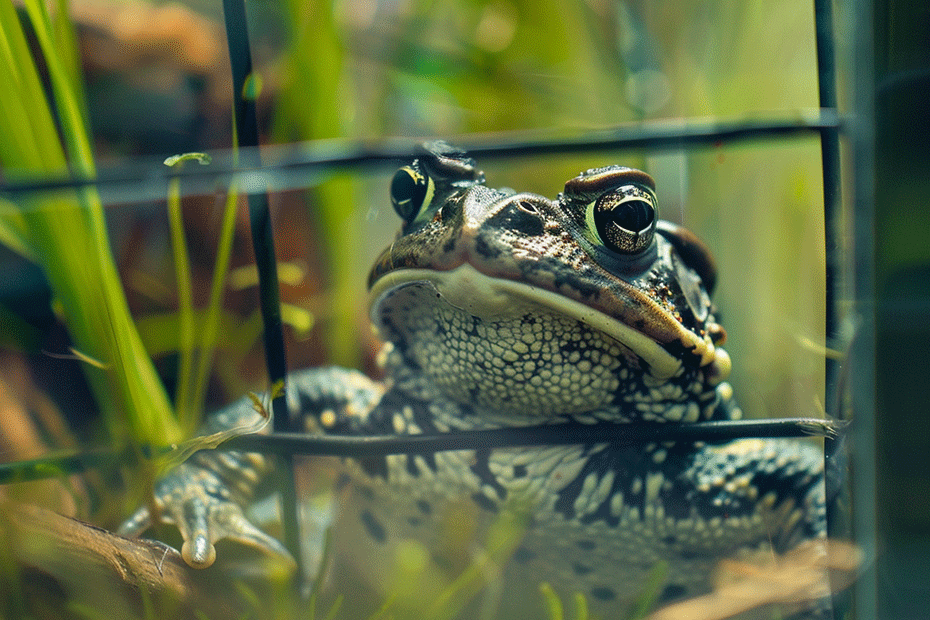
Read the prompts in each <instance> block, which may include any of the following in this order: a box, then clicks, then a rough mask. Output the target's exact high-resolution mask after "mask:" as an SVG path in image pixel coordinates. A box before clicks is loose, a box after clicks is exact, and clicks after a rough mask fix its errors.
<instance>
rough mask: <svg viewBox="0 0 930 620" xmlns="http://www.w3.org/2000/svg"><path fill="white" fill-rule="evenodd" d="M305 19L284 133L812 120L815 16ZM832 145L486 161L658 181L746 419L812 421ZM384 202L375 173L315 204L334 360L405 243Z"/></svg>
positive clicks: (513, 176) (477, 11)
mask: <svg viewBox="0 0 930 620" xmlns="http://www.w3.org/2000/svg"><path fill="white" fill-rule="evenodd" d="M311 4H312V7H313V8H308V5H306V3H294V2H292V3H289V4H288V5H287V6H288V9H287V11H288V13H287V14H286V19H284V22H285V23H287V24H289V32H291V33H292V34H291V36H292V41H293V45H292V46H291V47H286V46H285V47H284V49H283V50H282V53H283V56H282V57H281V60H280V61H278V62H276V64H275V65H274V66H275V68H276V70H280V74H281V76H282V79H281V85H282V90H281V93H280V96H279V98H278V99H276V101H275V102H272V105H275V104H276V102H278V101H280V104H281V105H280V106H278V107H275V108H274V109H275V128H276V135H277V136H280V137H284V136H290V137H301V138H329V137H333V136H343V137H350V138H356V137H377V136H384V135H400V136H439V137H442V138H445V139H448V140H450V141H452V142H454V140H455V136H456V135H459V134H463V133H473V132H494V131H503V130H511V129H535V128H543V129H551V130H555V131H559V130H582V129H585V128H600V127H605V126H613V125H616V124H619V123H624V122H634V121H639V120H650V119H665V118H681V119H683V120H686V119H688V118H696V117H701V118H703V117H725V118H742V117H758V116H764V115H765V114H768V113H777V112H781V113H785V112H786V111H788V112H789V113H790V111H791V110H795V109H802V108H816V107H817V106H818V102H817V72H816V58H815V48H814V24H813V12H812V7H811V5H810V3H809V2H800V1H789V0H782V1H777V2H767V3H754V2H749V3H714V2H694V3H679V2H668V1H660V2H628V3H620V2H606V1H600V2H597V1H591V2H577V1H567V0H545V1H543V2H539V1H533V2H530V1H528V0H524V1H508V0H493V1H490V2H487V1H480V2H479V1H474V2H438V1H426V0H421V1H416V0H411V1H410V2H368V1H361V0H340V1H337V2H334V3H333V4H332V7H331V8H332V12H328V11H327V9H329V8H330V7H328V6H327V7H325V8H320V6H318V5H317V4H316V3H311ZM257 14H258V13H256V16H257ZM309 33H312V36H311V34H309ZM288 128H289V129H290V133H288V131H287V130H288ZM295 128H299V129H295ZM819 150H820V149H819V140H818V139H817V138H816V137H812V138H810V139H796V140H793V141H791V142H769V143H765V144H762V143H760V144H758V145H741V146H735V147H730V146H727V145H724V144H721V145H718V146H716V147H715V148H712V149H699V150H695V151H689V152H674V151H672V152H661V153H656V152H648V151H645V150H644V151H637V152H630V151H625V152H617V153H605V154H603V155H593V156H592V155H585V156H583V157H582V156H575V157H562V158H558V159H556V158H553V157H542V158H523V159H517V160H512V161H506V162H502V161H494V162H480V161H479V164H481V165H483V166H484V167H485V170H486V172H487V176H488V183H489V184H491V185H497V186H509V187H514V188H516V189H518V190H526V191H535V192H539V193H542V194H544V195H548V196H554V195H555V194H556V193H557V192H558V191H559V190H560V189H561V185H562V183H563V182H564V181H565V180H567V179H569V178H571V177H572V176H574V175H575V174H577V173H578V172H579V171H581V170H584V169H587V168H590V167H594V166H599V165H605V164H608V163H620V164H624V165H630V166H634V167H641V168H643V169H645V170H647V171H648V172H650V173H651V174H652V175H653V176H654V177H655V178H656V180H657V183H658V189H659V198H660V208H661V209H662V213H661V215H662V217H664V218H666V219H671V220H674V221H678V222H681V223H683V224H685V225H686V226H688V227H689V228H692V229H693V230H695V231H696V232H697V233H698V234H699V235H701V236H702V237H704V238H705V239H706V241H708V243H709V245H710V246H711V248H712V249H713V250H714V251H715V253H716V255H717V259H718V261H719V263H718V266H719V271H720V279H719V282H720V283H721V284H720V286H719V287H718V293H717V296H716V300H717V302H718V303H719V305H720V307H721V311H722V314H723V319H724V324H725V326H726V328H727V330H728V333H729V335H730V340H729V344H728V345H727V346H728V350H729V351H730V353H731V355H732V356H733V360H734V373H733V383H734V384H735V386H736V388H737V394H738V396H739V397H740V399H741V401H742V403H743V406H744V409H746V410H747V413H748V414H749V415H752V416H792V415H817V414H818V413H819V412H821V411H822V408H823V403H822V398H823V396H822V390H823V385H822V375H823V351H822V347H823V345H824V344H825V343H824V332H823V323H824V276H823V273H824V260H825V259H824V250H823V241H822V239H823V234H824V223H823V203H822V181H821V172H820V153H819ZM388 205H389V202H388V200H387V181H386V178H384V177H381V176H377V177H374V178H371V177H363V178H361V179H359V180H358V181H357V182H356V184H355V185H354V186H353V185H351V184H348V182H347V181H346V180H345V178H342V179H341V180H338V181H336V180H334V181H332V182H330V183H327V184H324V185H322V186H321V188H320V191H319V192H318V194H317V195H316V199H315V200H314V202H313V206H312V207H311V208H313V209H314V212H315V213H317V214H318V216H317V221H318V222H319V223H320V224H321V230H320V233H319V235H318V237H317V239H319V241H320V242H321V243H322V244H324V245H325V246H326V247H328V248H329V250H328V251H327V256H328V257H329V261H330V265H329V268H330V270H331V274H332V282H331V285H330V287H331V288H330V290H331V292H332V296H333V299H334V300H336V301H335V302H334V304H333V305H332V306H330V309H329V312H331V313H332V314H331V316H335V317H339V318H340V322H339V323H338V325H337V326H336V327H335V328H334V329H332V330H329V329H327V331H326V332H325V333H326V334H328V337H330V338H332V339H333V340H335V341H339V342H340V343H341V344H339V345H338V346H333V347H332V350H333V351H335V352H337V359H336V361H340V360H345V359H351V357H347V351H349V350H350V348H349V345H348V344H347V343H348V342H349V341H350V340H351V338H350V337H347V336H346V335H345V334H346V331H347V330H349V331H351V330H353V329H359V327H358V326H361V325H364V317H363V316H360V313H362V312H364V303H363V293H362V285H363V282H364V274H365V272H366V270H367V268H368V266H369V264H370V262H371V260H372V259H373V257H374V256H375V255H376V254H377V252H378V251H379V250H380V249H381V248H382V247H384V246H386V245H387V244H388V243H390V240H391V237H392V236H393V234H394V231H395V230H396V229H397V228H398V224H397V221H396V219H395V218H394V215H393V213H392V212H391V210H390V208H389V207H388ZM353 317H354V318H353ZM324 318H325V317H324ZM323 325H330V326H332V323H331V322H325V321H324V323H323ZM324 329H325V328H324Z"/></svg>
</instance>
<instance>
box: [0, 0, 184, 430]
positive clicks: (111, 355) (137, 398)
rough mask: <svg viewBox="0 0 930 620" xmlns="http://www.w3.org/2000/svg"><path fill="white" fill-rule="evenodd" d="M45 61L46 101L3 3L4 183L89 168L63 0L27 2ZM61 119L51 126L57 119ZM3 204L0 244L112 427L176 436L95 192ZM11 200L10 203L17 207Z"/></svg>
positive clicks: (0, 118)
mask: <svg viewBox="0 0 930 620" xmlns="http://www.w3.org/2000/svg"><path fill="white" fill-rule="evenodd" d="M23 6H24V7H25V12H26V16H27V17H28V22H29V24H30V25H31V27H32V29H33V30H34V32H35V36H36V40H37V41H38V43H39V48H40V50H41V54H42V56H43V59H44V61H45V66H46V67H47V68H48V75H49V81H50V83H51V87H52V88H51V90H52V96H53V99H52V100H49V98H48V97H47V96H46V93H45V92H44V90H43V88H42V82H41V80H40V79H39V74H38V71H37V69H36V62H35V61H34V59H33V57H32V54H31V52H30V49H29V46H28V45H27V43H26V37H25V35H24V31H23V23H22V22H21V21H20V17H19V15H18V14H17V12H16V10H15V8H14V6H13V4H12V3H11V2H0V81H2V83H3V84H4V85H5V87H4V88H2V89H0V108H2V114H0V164H2V166H3V175H4V177H5V179H7V180H24V179H37V178H62V177H67V176H68V174H69V171H70V172H71V173H73V174H75V175H76V176H80V177H85V178H93V177H94V176H95V174H96V170H95V166H94V160H93V154H92V151H91V145H90V140H89V132H88V128H87V117H86V103H85V99H84V93H83V90H82V86H81V84H82V78H81V75H80V73H79V69H78V63H77V61H76V59H77V57H78V56H77V52H76V44H75V40H74V35H73V28H72V27H71V25H70V23H69V21H68V16H67V13H66V11H65V8H66V7H65V6H64V3H63V1H62V2H59V3H58V5H57V7H56V8H57V11H56V14H55V15H54V16H53V15H51V14H50V13H49V11H48V8H47V7H46V5H45V3H44V2H42V1H41V0H24V2H23ZM56 118H57V119H58V122H59V124H56V122H55V119H56ZM4 207H5V208H4V209H2V210H0V241H2V242H4V243H6V244H7V245H9V246H10V247H12V248H13V249H14V250H17V251H19V252H20V253H22V254H23V255H25V256H27V257H30V258H32V259H33V260H35V261H37V262H38V263H39V264H40V265H41V266H42V267H43V268H44V270H45V273H46V276H47V277H48V280H49V283H50V285H51V288H52V291H53V294H54V298H55V307H56V309H57V310H59V311H60V314H61V316H62V318H63V320H64V321H65V323H66V324H67V326H68V330H69V332H70V334H71V337H72V339H73V342H74V345H75V348H76V350H77V351H78V352H79V353H80V354H81V355H82V356H83V357H85V358H89V359H93V360H96V361H97V363H95V364H85V366H84V368H85V372H86V374H87V377H88V379H89V382H90V384H91V387H92V389H93V390H94V394H95V396H96V398H97V402H98V403H99V405H100V407H101V409H102V410H103V412H104V413H105V417H106V420H107V422H108V425H109V428H110V430H111V432H112V433H113V434H114V435H115V436H116V437H131V438H133V439H135V440H137V441H141V442H147V443H164V442H166V441H168V442H171V441H177V440H178V439H180V431H179V428H178V425H177V423H176V422H175V419H174V416H173V415H172V412H171V406H170V404H169V401H168V397H167V394H166V393H165V390H164V387H163V386H162V384H161V381H160V380H159V378H158V376H157V374H156V373H155V369H154V367H153V366H152V364H151V361H150V359H149V357H148V355H147V354H146V351H145V349H144V347H143V346H142V342H141V340H140V338H139V335H138V332H137V331H136V327H135V325H134V323H133V321H132V318H131V316H130V314H129V308H128V305H127V303H126V298H125V295H124V293H123V289H122V286H121V283H120V280H119V277H118V274H117V270H116V266H115V264H114V261H113V256H112V253H111V249H110V243H109V240H108V238H107V233H106V225H105V221H104V213H103V206H102V203H101V201H100V196H99V194H98V193H97V191H96V190H95V189H94V188H92V187H88V188H82V189H79V190H75V191H74V192H61V193H58V194H55V195H51V194H45V195H36V196H32V197H30V198H25V199H23V200H21V201H19V202H18V203H17V204H16V205H10V204H9V203H7V204H5V205H4ZM14 207H15V208H14Z"/></svg>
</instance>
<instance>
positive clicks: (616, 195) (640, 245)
mask: <svg viewBox="0 0 930 620" xmlns="http://www.w3.org/2000/svg"><path fill="white" fill-rule="evenodd" d="M655 218H656V212H655V207H654V206H653V205H652V203H651V202H650V201H648V200H646V199H645V198H642V197H640V196H637V195H635V194H634V195H632V196H631V195H630V193H629V192H627V191H624V190H623V189H621V190H618V191H615V192H611V193H607V194H604V195H603V196H601V197H600V198H599V199H598V201H597V203H596V204H595V206H594V223H595V225H596V226H597V232H598V235H599V236H600V237H601V240H603V242H604V243H605V244H607V245H608V246H610V247H611V248H612V249H613V250H615V251H617V252H621V253H624V254H633V253H638V252H640V251H642V250H643V249H645V248H646V247H648V246H649V244H650V243H652V238H653V227H654V225H655Z"/></svg>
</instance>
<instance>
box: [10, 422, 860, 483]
mask: <svg viewBox="0 0 930 620" xmlns="http://www.w3.org/2000/svg"><path fill="white" fill-rule="evenodd" d="M847 425H848V424H847V423H846V422H845V421H833V420H824V419H821V418H777V419H768V420H723V421H718V422H694V423H683V424H673V423H663V422H649V423H646V422H624V423H621V422H598V423H595V424H578V423H572V424H546V425H540V426H525V427H519V428H507V429H501V428H495V429H484V430H471V431H457V432H455V433H438V434H423V435H404V436H397V435H386V436H361V437H356V436H341V435H322V436H315V435H304V434H301V433H271V434H268V435H240V436H238V437H233V438H232V439H230V440H228V441H226V442H225V443H223V444H222V445H221V446H220V447H219V448H217V449H220V450H241V451H248V452H263V453H275V454H290V455H297V454H302V455H314V456H342V457H355V458H360V457H370V456H385V455H388V454H423V453H431V452H444V451H448V450H487V449H491V448H508V447H519V446H554V445H571V444H595V443H597V444H612V445H635V444H646V443H651V442H658V441H693V442H698V441H703V442H706V443H721V442H726V441H732V440H734V439H749V438H775V437H782V438H789V437H837V436H839V435H841V434H842V433H843V432H844V431H845V429H846V427H847ZM170 450H171V449H170V448H169V447H161V448H154V449H148V450H142V453H143V454H148V455H150V456H151V455H165V454H168V453H169V452H170ZM125 458H128V457H127V456H126V454H125V451H120V450H115V449H89V450H85V451H68V452H66V453H57V454H50V455H48V456H44V457H39V458H37V459H33V460H29V461H16V462H12V463H2V464H0V485H4V484H12V483H16V482H26V481H30V480H41V479H45V478H57V477H60V476H67V475H70V474H75V473H79V472H82V471H85V470H88V469H92V468H96V467H117V466H118V465H119V464H120V463H121V462H125V460H124V459H125Z"/></svg>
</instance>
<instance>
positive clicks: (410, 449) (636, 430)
mask: <svg viewBox="0 0 930 620" xmlns="http://www.w3.org/2000/svg"><path fill="white" fill-rule="evenodd" d="M844 428H845V423H843V422H835V421H831V420H824V419H820V418H778V419H769V420H723V421H715V422H695V423H689V424H672V423H664V422H649V423H647V422H636V423H633V422H622V423H621V422H598V423H595V424H579V423H570V424H545V425H539V426H524V427H516V428H494V429H482V430H468V431H456V432H454V433H436V434H422V435H403V436H397V435H383V436H371V435H369V436H358V437H356V436H339V435H322V436H314V435H305V434H302V433H273V434H269V435H240V436H238V437H234V438H232V439H230V440H229V441H227V442H226V443H224V444H223V447H224V448H226V449H235V450H243V451H251V452H274V453H283V454H305V455H316V456H345V457H356V458H357V457H366V456H383V455H387V454H405V453H416V454H421V453H424V452H444V451H448V450H481V449H489V448H507V447H518V446H548V445H571V444H591V443H606V444H613V445H634V444H645V443H652V442H657V441H703V442H707V443H719V442H724V441H731V440H733V439H746V438H760V437H765V438H774V437H834V436H836V435H838V434H839V433H840V432H841V431H842V430H843V429H844Z"/></svg>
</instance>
